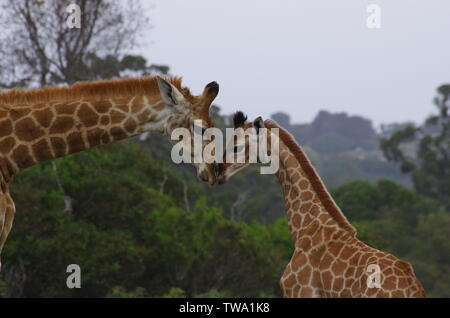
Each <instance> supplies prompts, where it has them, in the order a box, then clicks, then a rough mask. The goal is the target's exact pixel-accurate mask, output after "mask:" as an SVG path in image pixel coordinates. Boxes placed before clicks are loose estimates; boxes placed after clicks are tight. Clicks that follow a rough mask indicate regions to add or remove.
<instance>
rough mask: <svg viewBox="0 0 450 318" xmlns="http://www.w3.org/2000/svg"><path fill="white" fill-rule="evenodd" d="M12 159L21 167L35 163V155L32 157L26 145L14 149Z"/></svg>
mask: <svg viewBox="0 0 450 318" xmlns="http://www.w3.org/2000/svg"><path fill="white" fill-rule="evenodd" d="M12 159H13V160H14V162H15V163H16V164H17V165H18V166H19V168H21V169H23V168H27V167H29V166H31V165H33V164H34V163H35V162H34V159H33V157H31V154H30V151H29V150H28V147H26V146H24V145H20V146H18V147H17V148H16V149H15V150H14V151H13V153H12Z"/></svg>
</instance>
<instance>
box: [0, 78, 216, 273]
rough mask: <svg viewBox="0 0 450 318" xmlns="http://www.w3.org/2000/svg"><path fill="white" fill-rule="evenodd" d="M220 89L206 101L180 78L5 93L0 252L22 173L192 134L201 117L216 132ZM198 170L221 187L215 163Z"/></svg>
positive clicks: (1, 103) (208, 90) (0, 106)
mask: <svg viewBox="0 0 450 318" xmlns="http://www.w3.org/2000/svg"><path fill="white" fill-rule="evenodd" d="M218 92H219V85H218V84H217V83H216V82H211V83H209V84H208V85H207V86H206V87H205V89H204V91H203V94H202V95H201V96H193V95H192V94H191V93H190V92H189V89H187V88H185V87H182V86H181V78H178V77H172V78H167V79H163V78H161V77H159V76H156V77H143V78H130V79H119V80H109V81H98V82H86V83H77V84H74V85H73V86H70V87H65V88H51V87H49V88H43V89H34V90H11V91H9V92H6V93H1V94H0V253H1V250H2V248H3V246H4V244H5V241H6V239H7V237H8V234H9V232H10V231H11V227H12V223H13V219H14V214H15V207H14V202H13V200H12V198H11V196H10V193H9V185H10V183H11V181H12V180H13V178H14V176H15V175H16V174H17V173H18V172H20V171H21V170H23V169H25V168H27V167H29V166H32V165H34V164H37V163H40V162H43V161H47V160H50V159H54V158H58V157H62V156H65V155H68V154H72V153H76V152H79V151H83V150H86V149H90V148H93V147H96V146H100V145H106V144H109V143H111V142H114V141H117V140H121V139H124V138H127V137H130V136H134V135H137V134H141V133H143V132H148V131H157V132H160V133H163V134H164V135H168V136H170V134H171V132H172V131H173V130H174V129H175V128H178V127H184V128H187V129H189V130H190V131H191V133H193V123H194V120H201V123H202V128H203V129H204V128H208V127H211V126H212V125H213V123H212V120H211V117H210V115H209V108H210V105H211V103H212V102H213V100H214V99H215V97H216V96H217V94H218ZM208 143H209V142H208V141H203V144H202V146H203V147H198V148H201V149H199V150H200V151H202V150H203V148H204V147H205V146H206V145H207V144H208ZM194 149H196V148H194ZM194 155H195V153H192V156H194ZM195 165H196V167H197V174H198V176H199V178H201V179H202V180H203V181H206V182H208V183H209V184H214V183H215V180H216V178H215V173H214V166H213V165H212V164H206V163H198V164H195ZM0 268H1V263H0Z"/></svg>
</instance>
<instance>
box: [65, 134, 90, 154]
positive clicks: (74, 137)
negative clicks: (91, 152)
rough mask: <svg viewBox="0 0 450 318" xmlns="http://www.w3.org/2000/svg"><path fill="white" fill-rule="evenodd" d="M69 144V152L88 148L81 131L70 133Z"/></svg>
mask: <svg viewBox="0 0 450 318" xmlns="http://www.w3.org/2000/svg"><path fill="white" fill-rule="evenodd" d="M67 145H68V146H69V153H75V152H79V151H82V150H84V149H86V146H85V145H84V141H83V137H82V136H81V133H80V132H73V133H71V134H70V135H68V136H67Z"/></svg>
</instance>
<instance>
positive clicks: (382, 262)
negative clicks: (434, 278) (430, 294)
mask: <svg viewBox="0 0 450 318" xmlns="http://www.w3.org/2000/svg"><path fill="white" fill-rule="evenodd" d="M234 121H235V128H237V127H242V128H244V129H247V128H251V127H252V125H253V127H254V128H255V129H256V131H258V132H259V131H260V130H259V128H264V127H267V128H269V129H272V128H278V131H279V135H278V136H277V135H274V134H273V133H268V138H267V140H268V141H267V148H268V150H269V151H271V152H272V156H273V155H274V154H276V153H277V149H270V142H269V140H270V138H278V144H279V148H278V154H279V159H280V167H279V170H278V172H277V177H278V180H279V182H280V185H281V187H282V190H283V194H284V197H285V203H286V210H287V215H288V221H289V222H288V224H289V230H290V232H291V238H292V242H293V243H294V245H295V251H294V253H293V255H292V258H291V260H290V262H289V263H288V265H287V267H286V269H285V271H284V273H283V276H282V277H281V280H280V285H281V288H282V291H283V294H284V296H285V297H425V292H424V290H423V288H422V285H421V284H420V282H419V281H418V280H417V278H416V276H415V275H414V271H413V269H412V267H411V265H410V264H409V263H406V262H403V261H400V260H399V259H397V258H396V257H395V256H393V255H391V254H389V253H386V252H382V251H379V250H377V249H375V248H372V247H370V246H367V245H366V244H364V243H363V242H361V241H360V240H358V239H357V238H356V230H355V229H354V228H353V226H352V225H351V224H350V223H349V222H348V221H347V219H346V218H345V216H344V214H342V212H341V211H340V209H339V207H338V206H337V205H336V204H335V203H334V201H333V199H332V197H331V195H330V194H329V193H328V191H327V190H326V188H325V186H324V184H323V183H322V181H321V179H320V177H319V176H318V175H317V173H316V171H315V169H314V167H313V166H312V165H311V163H310V161H309V160H308V158H307V156H306V154H305V153H304V152H303V150H302V149H301V148H300V146H299V145H298V143H297V142H296V141H295V139H294V138H293V137H292V135H291V134H289V133H288V132H287V131H286V130H285V129H283V128H281V127H279V126H278V125H277V124H276V123H275V122H273V121H271V120H266V121H265V122H263V121H262V119H261V117H259V118H257V119H256V120H255V121H254V122H253V124H252V123H245V121H246V117H245V116H244V115H243V114H242V113H241V112H238V113H237V114H236V115H235V118H234ZM252 138H253V141H255V138H257V137H255V136H253V137H252ZM250 140H251V139H250V138H249V139H247V141H245V144H242V141H241V144H240V145H239V141H238V139H237V138H235V139H234V140H233V141H232V143H233V144H232V146H234V149H235V152H240V150H239V149H249V142H250ZM229 149H232V148H231V147H230V148H229ZM241 151H242V150H241ZM245 156H246V157H245V158H246V160H245V163H224V164H222V165H219V167H218V174H219V175H218V182H219V183H225V182H226V181H227V180H228V179H229V178H230V177H231V176H232V175H233V174H235V173H236V172H238V171H239V170H241V169H243V168H244V167H246V166H248V165H249V163H248V162H249V154H248V151H247V152H246V154H245ZM225 158H226V156H225ZM272 158H273V157H272ZM224 162H225V161H224ZM369 265H372V266H373V265H376V266H379V270H380V272H381V275H380V281H379V283H380V286H379V287H380V288H376V287H373V285H372V284H370V282H375V283H376V281H372V280H371V278H374V276H372V275H371V274H372V271H373V270H374V269H371V268H372V267H369ZM369 276H370V277H369ZM368 279H369V281H368ZM369 284H370V286H369ZM371 287H372V288H371Z"/></svg>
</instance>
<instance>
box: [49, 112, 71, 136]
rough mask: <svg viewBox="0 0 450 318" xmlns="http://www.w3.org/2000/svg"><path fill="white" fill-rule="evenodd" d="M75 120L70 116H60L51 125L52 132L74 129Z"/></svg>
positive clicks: (60, 132)
mask: <svg viewBox="0 0 450 318" xmlns="http://www.w3.org/2000/svg"><path fill="white" fill-rule="evenodd" d="M74 124H75V121H74V120H73V118H72V117H69V116H59V117H58V118H56V120H55V121H54V122H53V125H52V126H51V127H50V133H51V134H63V133H65V132H68V131H69V130H70V129H72V127H73V125H74Z"/></svg>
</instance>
